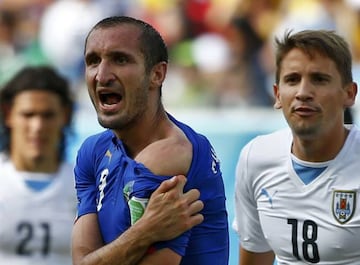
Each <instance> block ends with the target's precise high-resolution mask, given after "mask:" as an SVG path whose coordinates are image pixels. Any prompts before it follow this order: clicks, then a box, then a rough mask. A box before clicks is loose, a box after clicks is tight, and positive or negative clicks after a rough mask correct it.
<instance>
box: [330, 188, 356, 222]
mask: <svg viewBox="0 0 360 265" xmlns="http://www.w3.org/2000/svg"><path fill="white" fill-rule="evenodd" d="M355 205H356V193H355V192H354V191H346V190H335V191H334V192H333V203H332V211H333V214H334V217H335V219H336V220H337V221H338V222H339V223H340V224H345V223H346V222H348V221H349V220H350V219H351V218H352V216H353V215H354V211H355Z"/></svg>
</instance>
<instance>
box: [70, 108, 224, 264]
mask: <svg viewBox="0 0 360 265" xmlns="http://www.w3.org/2000/svg"><path fill="white" fill-rule="evenodd" d="M169 117H170V119H171V120H172V121H173V122H174V123H175V124H176V125H177V126H178V127H179V128H181V129H182V130H183V132H184V133H185V134H186V136H187V138H188V139H189V141H190V142H191V143H192V146H193V157H192V162H191V166H190V169H189V172H188V174H187V182H186V185H185V188H184V191H188V190H190V189H193V188H196V189H199V190H200V194H201V195H200V199H201V200H202V201H203V202H204V209H203V210H202V212H201V213H202V214H203V215H204V222H203V223H201V224H200V225H197V226H195V227H193V228H192V229H191V230H189V231H187V232H185V233H184V234H182V235H180V236H179V237H177V238H175V239H173V240H170V241H166V242H158V243H156V244H155V246H154V247H155V248H157V249H161V248H170V249H171V250H173V251H174V252H176V253H177V254H179V255H181V256H182V261H181V264H197V265H202V264H204V265H205V264H213V265H227V264H228V255H229V234H228V220H227V211H226V208H225V191H224V183H223V179H222V174H221V170H220V165H219V159H218V158H217V157H216V154H215V151H214V149H213V147H212V146H211V144H210V142H209V141H208V139H207V138H206V137H204V136H203V135H201V134H198V133H196V132H195V131H194V130H193V129H191V128H190V127H189V126H187V125H185V124H183V123H180V122H178V121H176V120H175V119H174V118H173V117H171V116H170V115H169ZM159 163H166V161H159ZM171 177H172V176H157V175H155V174H153V173H152V172H151V171H150V170H149V169H148V168H146V167H145V166H144V165H143V164H141V163H138V162H136V161H135V160H133V159H132V158H130V157H129V156H127V153H126V151H125V148H124V146H123V143H122V142H121V141H120V140H119V139H117V138H116V136H115V135H114V134H113V132H112V131H111V130H107V131H105V132H102V133H100V134H97V135H93V136H91V137H89V138H87V139H86V140H85V142H84V143H83V144H82V146H81V148H80V150H79V152H78V155H77V161H76V167H75V178H76V189H77V195H78V201H79V203H78V216H81V215H84V214H87V213H97V214H98V220H99V224H100V230H101V234H102V237H103V240H104V242H105V243H110V242H111V241H113V240H114V239H116V238H117V237H118V236H119V235H121V234H122V233H123V232H124V231H126V230H127V229H128V228H129V227H130V226H131V218H132V217H134V216H131V214H130V209H129V201H133V200H132V199H134V198H136V199H137V201H138V202H139V203H142V202H145V204H146V199H148V198H149V197H150V195H151V193H152V192H153V191H154V190H155V189H156V188H157V187H158V186H159V185H160V183H161V182H162V181H164V180H165V179H169V178H171Z"/></svg>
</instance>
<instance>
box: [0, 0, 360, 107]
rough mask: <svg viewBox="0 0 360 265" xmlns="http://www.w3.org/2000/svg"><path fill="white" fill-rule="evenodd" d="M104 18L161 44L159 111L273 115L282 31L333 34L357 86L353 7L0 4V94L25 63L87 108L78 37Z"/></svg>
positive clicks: (179, 2)
mask: <svg viewBox="0 0 360 265" xmlns="http://www.w3.org/2000/svg"><path fill="white" fill-rule="evenodd" d="M110 15H129V16H134V17H137V18H140V19H143V20H145V21H147V22H149V23H151V24H152V25H153V26H154V27H155V28H156V29H158V30H159V31H160V33H161V34H162V36H163V37H164V39H165V41H166V43H167V45H168V47H169V52H170V67H169V73H168V76H167V79H166V82H165V84H164V88H163V100H164V103H165V105H166V106H168V107H179V108H189V107H191V108H202V107H204V108H231V107H236V108H242V107H260V108H267V107H272V104H273V96H272V83H273V75H274V73H273V71H274V62H273V46H272V45H273V39H274V36H277V35H282V34H283V32H284V31H285V30H294V31H297V30H301V29H315V28H321V29H329V30H335V31H336V32H338V33H339V34H340V35H342V36H343V37H344V38H345V39H347V40H348V42H349V43H350V46H351V50H352V53H353V57H354V78H355V80H356V81H357V82H360V0H0V85H1V84H3V83H4V82H5V81H6V80H7V79H8V78H10V77H11V76H12V75H13V74H14V73H15V72H16V71H17V70H19V69H20V68H21V67H22V66H24V65H26V64H44V63H45V64H51V65H54V66H55V67H56V68H57V69H58V70H59V71H60V72H61V73H63V74H64V75H65V76H66V77H68V78H69V79H70V80H71V82H72V86H73V90H74V94H75V96H76V97H77V99H78V102H79V106H81V105H84V106H89V99H88V96H87V92H86V88H85V86H84V83H83V69H84V67H83V45H84V38H85V36H86V34H87V32H88V30H89V29H90V28H91V26H93V25H94V24H95V23H96V22H97V21H98V20H99V19H101V18H103V17H106V16H110ZM357 105H358V104H357Z"/></svg>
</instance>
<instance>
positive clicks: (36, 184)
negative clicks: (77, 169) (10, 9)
mask: <svg viewBox="0 0 360 265" xmlns="http://www.w3.org/2000/svg"><path fill="white" fill-rule="evenodd" d="M0 114H1V115H0V118H1V120H0V121H1V122H0V134H1V135H0V143H1V151H0V179H1V185H0V264H6V265H10V264H14V265H15V264H16V265H27V264H37V265H39V264H43V265H48V264H52V265H70V264H71V254H70V243H71V229H72V224H73V222H74V218H75V214H76V193H75V189H74V177H73V175H74V174H73V165H72V164H69V163H67V162H65V142H66V138H65V137H68V132H69V130H70V126H71V119H72V114H73V99H72V96H71V93H70V89H69V85H68V82H67V80H65V79H64V78H63V77H62V76H60V75H59V74H58V73H57V72H56V71H54V69H52V68H51V67H48V66H34V67H32V66H29V67H25V68H24V69H22V70H20V71H19V72H18V73H17V74H15V76H14V77H13V78H12V79H11V80H10V81H9V82H8V83H7V84H5V86H4V87H3V88H2V89H1V90H0Z"/></svg>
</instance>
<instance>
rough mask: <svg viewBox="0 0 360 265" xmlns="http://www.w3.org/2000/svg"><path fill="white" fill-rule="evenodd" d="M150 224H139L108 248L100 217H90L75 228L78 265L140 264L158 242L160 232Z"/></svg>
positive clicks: (75, 250)
mask: <svg viewBox="0 0 360 265" xmlns="http://www.w3.org/2000/svg"><path fill="white" fill-rule="evenodd" d="M148 224H151V223H149V222H147V220H144V221H139V222H138V223H136V224H135V225H134V226H132V227H130V228H129V229H128V230H127V231H125V232H124V233H123V234H122V235H120V236H119V237H118V238H117V239H115V240H114V241H112V242H111V243H109V244H106V245H104V243H103V240H102V236H101V234H100V230H99V226H98V223H97V217H96V215H95V214H88V215H85V216H82V217H81V218H79V219H78V220H77V221H76V223H75V224H74V229H73V236H72V257H73V264H74V265H95V264H96V265H116V264H121V265H130V264H137V263H138V262H139V261H140V260H141V259H142V258H143V256H144V255H145V254H146V251H147V250H148V248H149V246H151V245H152V244H153V243H154V242H155V240H156V231H154V229H149V227H148Z"/></svg>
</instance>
